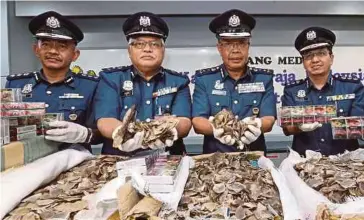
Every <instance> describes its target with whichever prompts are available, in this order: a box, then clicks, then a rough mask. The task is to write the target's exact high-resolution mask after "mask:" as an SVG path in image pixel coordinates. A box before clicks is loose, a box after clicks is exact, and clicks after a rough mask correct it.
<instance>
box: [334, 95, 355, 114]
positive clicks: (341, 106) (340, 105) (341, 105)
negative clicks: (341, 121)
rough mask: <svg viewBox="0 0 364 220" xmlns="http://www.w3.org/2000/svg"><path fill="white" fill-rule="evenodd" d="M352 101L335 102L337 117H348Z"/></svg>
mask: <svg viewBox="0 0 364 220" xmlns="http://www.w3.org/2000/svg"><path fill="white" fill-rule="evenodd" d="M352 104H353V100H350V99H347V100H339V101H337V116H338V117H340V116H350V109H351V105H352Z"/></svg>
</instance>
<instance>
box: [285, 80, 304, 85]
mask: <svg viewBox="0 0 364 220" xmlns="http://www.w3.org/2000/svg"><path fill="white" fill-rule="evenodd" d="M305 81H306V79H298V80H296V81H293V82H288V83H286V84H285V85H284V86H285V87H292V86H297V85H300V84H302V83H304V82H305Z"/></svg>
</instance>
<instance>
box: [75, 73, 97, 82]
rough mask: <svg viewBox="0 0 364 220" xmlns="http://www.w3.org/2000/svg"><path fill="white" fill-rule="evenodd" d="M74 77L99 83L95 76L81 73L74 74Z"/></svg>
mask: <svg viewBox="0 0 364 220" xmlns="http://www.w3.org/2000/svg"><path fill="white" fill-rule="evenodd" d="M75 76H76V77H80V78H83V79H89V80H93V81H99V77H98V76H97V75H96V76H90V75H88V74H85V73H82V74H76V75H75Z"/></svg>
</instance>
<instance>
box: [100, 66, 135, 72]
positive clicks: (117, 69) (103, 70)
mask: <svg viewBox="0 0 364 220" xmlns="http://www.w3.org/2000/svg"><path fill="white" fill-rule="evenodd" d="M130 68H131V66H117V67H108V68H103V69H102V70H101V71H102V72H104V73H114V72H122V71H126V70H129V69H130Z"/></svg>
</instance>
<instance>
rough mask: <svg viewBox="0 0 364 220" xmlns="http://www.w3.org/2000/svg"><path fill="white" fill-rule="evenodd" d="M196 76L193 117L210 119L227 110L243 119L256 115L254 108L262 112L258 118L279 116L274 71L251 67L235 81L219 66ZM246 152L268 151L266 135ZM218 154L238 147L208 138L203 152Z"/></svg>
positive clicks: (211, 137)
mask: <svg viewBox="0 0 364 220" xmlns="http://www.w3.org/2000/svg"><path fill="white" fill-rule="evenodd" d="M195 77H196V80H195V90H194V93H193V107H192V117H204V118H207V119H208V118H209V117H210V116H214V115H216V114H217V113H218V112H220V111H221V110H223V109H224V108H225V109H228V110H231V111H232V112H233V113H234V115H235V116H237V117H238V118H239V119H240V120H242V119H244V118H245V117H250V116H253V108H258V109H259V114H258V115H257V117H264V116H273V117H276V98H275V95H274V89H273V71H272V70H267V69H257V68H248V69H247V72H246V73H245V74H244V76H242V77H241V78H240V79H239V80H236V81H235V80H234V79H232V78H231V77H230V76H229V74H228V73H227V71H226V70H225V67H224V66H223V65H220V66H217V67H213V68H208V69H203V70H198V71H196V75H195ZM247 149H249V150H262V151H263V150H264V151H265V150H266V146H265V140H264V135H263V134H262V135H261V136H260V137H259V138H258V139H257V140H256V141H255V142H253V143H252V144H250V145H249V146H247ZM244 150H246V149H244ZM216 151H220V152H233V151H237V148H236V147H235V146H228V145H224V144H222V143H221V142H220V141H218V140H217V139H215V138H214V136H213V135H205V137H204V144H203V152H204V153H213V152H216Z"/></svg>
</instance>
